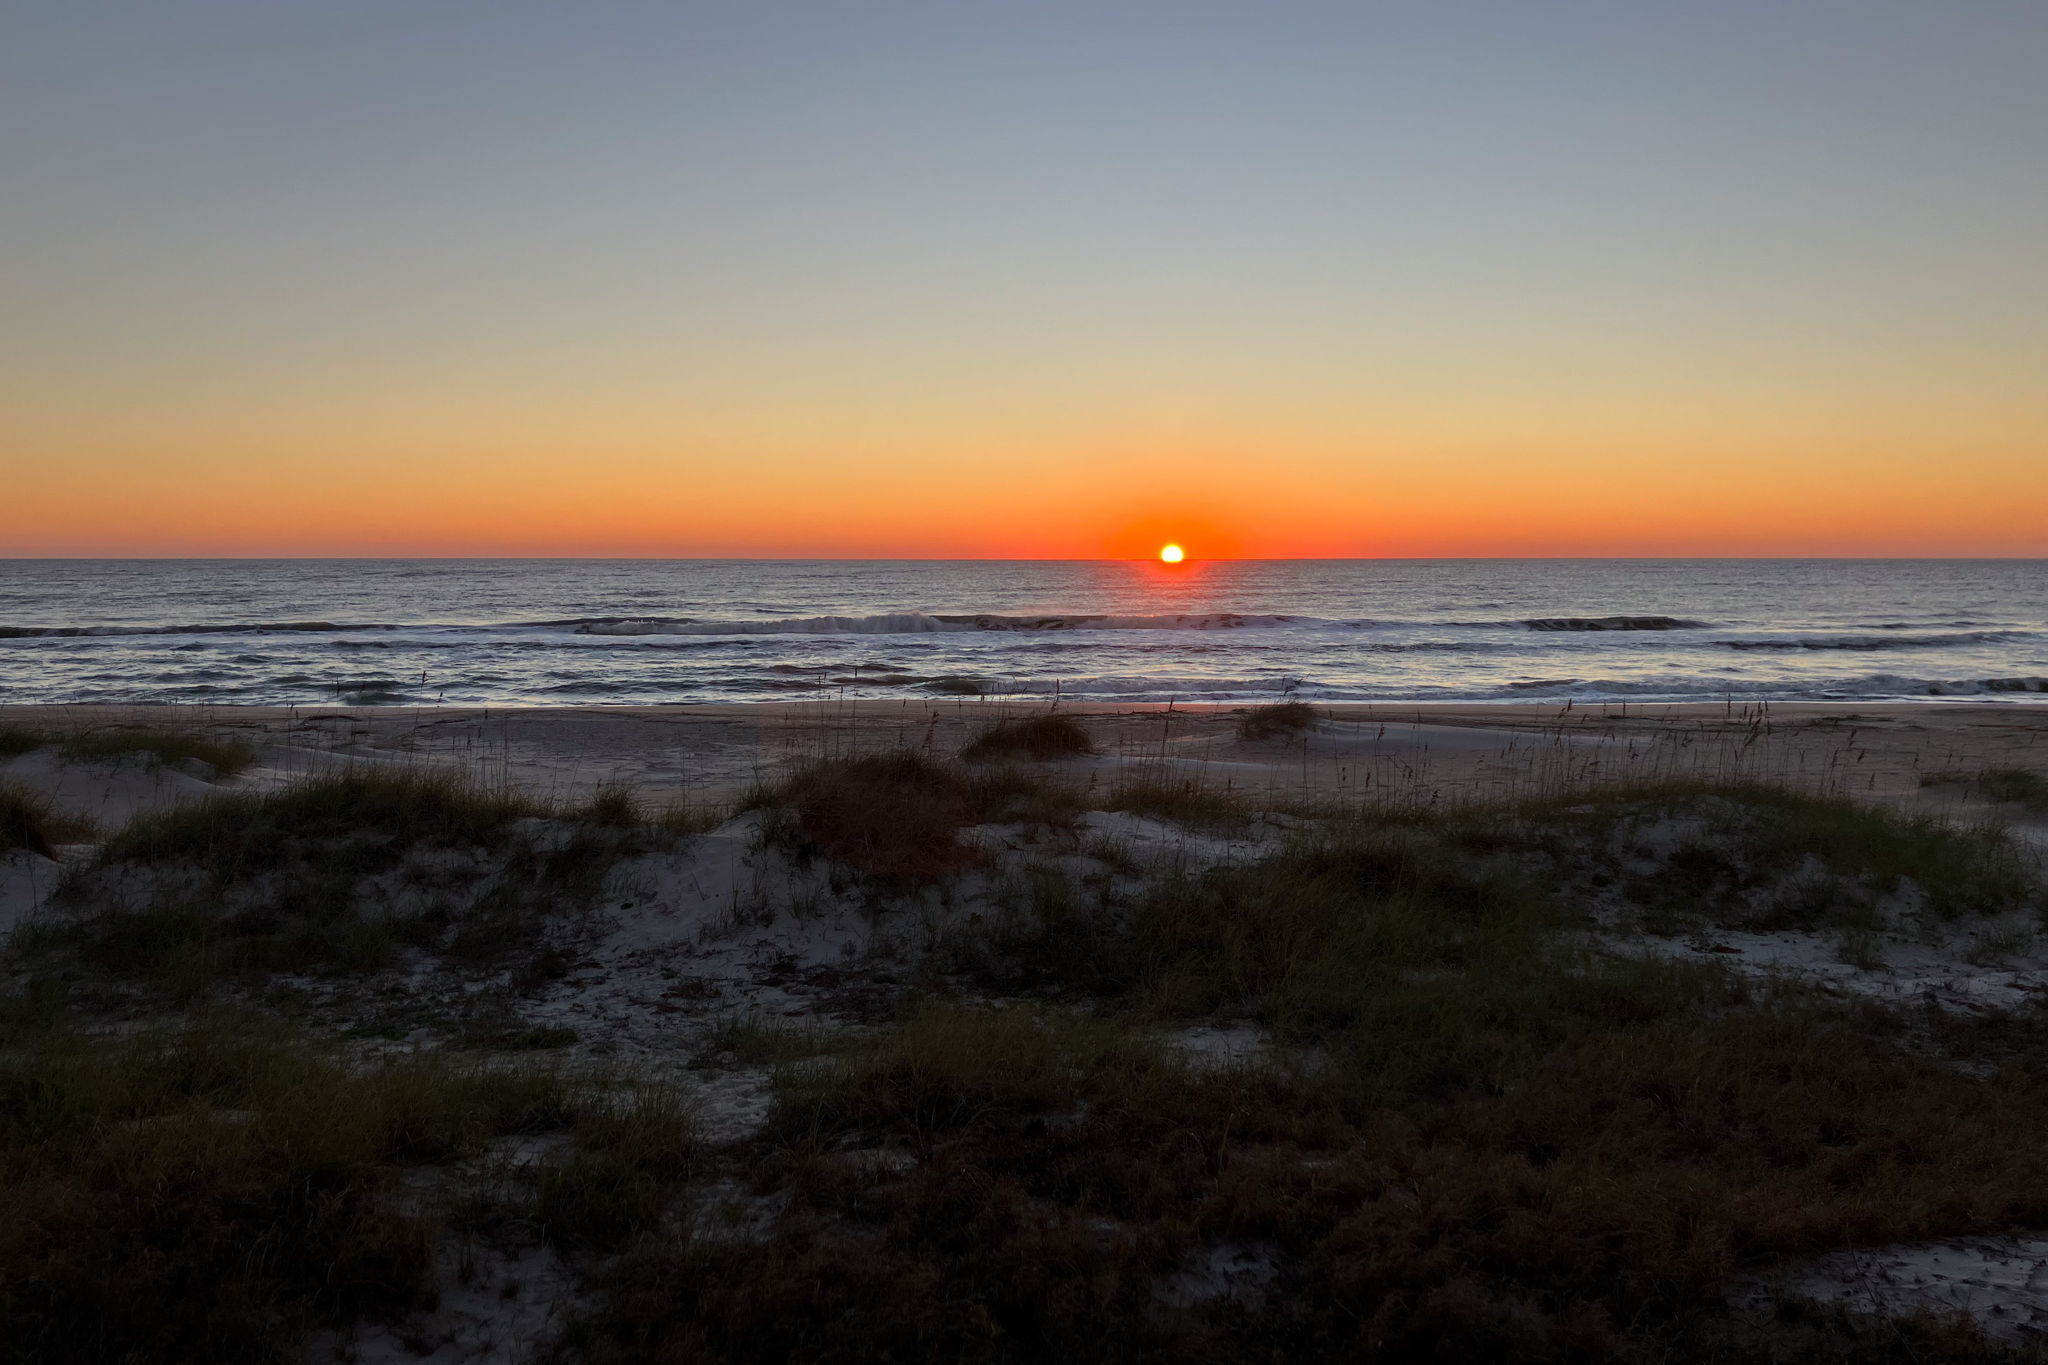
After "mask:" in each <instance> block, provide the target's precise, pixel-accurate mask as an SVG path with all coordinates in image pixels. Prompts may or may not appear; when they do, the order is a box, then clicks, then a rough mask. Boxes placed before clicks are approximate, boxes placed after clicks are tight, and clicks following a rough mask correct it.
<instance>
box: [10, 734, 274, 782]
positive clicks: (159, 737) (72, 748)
mask: <svg viewBox="0 0 2048 1365" xmlns="http://www.w3.org/2000/svg"><path fill="white" fill-rule="evenodd" d="M37 749H56V750H57V751H58V752H59V753H61V754H62V755H63V757H64V758H66V759H68V760H71V761H74V762H93V761H100V762H116V763H118V762H123V761H127V760H136V759H139V760H142V761H145V762H148V763H151V764H166V763H176V762H179V761H181V760H187V759H192V760H197V761H199V762H201V763H204V764H206V765H207V766H208V767H210V768H211V769H213V771H214V772H215V773H216V774H218V775H220V776H222V777H232V776H234V775H235V774H236V773H239V772H241V771H243V770H244V769H246V768H248V767H249V765H250V764H252V763H254V762H255V761H256V746H255V745H253V744H251V743H250V742H249V741H247V740H245V739H239V738H233V737H228V736H221V735H209V734H206V733H204V732H202V731H198V730H193V729H187V728H182V727H163V726H145V725H117V726H108V727H104V728H96V729H80V730H76V731H73V732H71V733H68V734H59V733H57V732H54V731H49V730H41V729H36V728H33V727H29V726H5V727H0V758H13V757H17V756H19V755H21V754H25V753H32V752H34V751H35V750H37Z"/></svg>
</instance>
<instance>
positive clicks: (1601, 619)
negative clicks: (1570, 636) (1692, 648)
mask: <svg viewBox="0 0 2048 1365" xmlns="http://www.w3.org/2000/svg"><path fill="white" fill-rule="evenodd" d="M1520 624H1522V625H1523V626H1526V627H1527V628H1528V629H1530V630H1574V631H1579V630H1704V629H1706V622H1704V621H1687V620H1685V619H1684V618H1682V617H1677V616H1534V617H1529V618H1527V619H1525V620H1523V621H1522V622H1521V623H1520Z"/></svg>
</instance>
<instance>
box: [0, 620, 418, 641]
mask: <svg viewBox="0 0 2048 1365" xmlns="http://www.w3.org/2000/svg"><path fill="white" fill-rule="evenodd" d="M397 629H399V627H397V626H389V625H360V626H338V625H336V624H334V622H332V621H238V622H228V623H214V622H201V623H199V624H196V625H178V626H0V640H37V639H46V638H48V639H75V638H78V637H81V636H84V637H90V636H96V635H270V634H273V633H283V632H290V631H336V630H397Z"/></svg>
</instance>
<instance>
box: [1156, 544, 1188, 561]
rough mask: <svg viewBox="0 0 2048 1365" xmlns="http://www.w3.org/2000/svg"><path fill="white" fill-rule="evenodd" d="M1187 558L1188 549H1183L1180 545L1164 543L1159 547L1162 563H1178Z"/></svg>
mask: <svg viewBox="0 0 2048 1365" xmlns="http://www.w3.org/2000/svg"><path fill="white" fill-rule="evenodd" d="M1186 558H1187V551H1185V550H1183V549H1181V548H1180V546H1178V545H1162V546H1160V547H1159V562H1160V563H1162V564H1178V563H1180V562H1181V561H1182V560H1183V559H1186Z"/></svg>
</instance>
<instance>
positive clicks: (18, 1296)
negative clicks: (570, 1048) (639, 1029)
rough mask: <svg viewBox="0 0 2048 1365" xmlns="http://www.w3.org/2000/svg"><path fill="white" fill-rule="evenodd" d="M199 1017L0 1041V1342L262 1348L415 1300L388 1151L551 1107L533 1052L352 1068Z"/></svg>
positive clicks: (252, 1357) (285, 1351)
mask: <svg viewBox="0 0 2048 1365" xmlns="http://www.w3.org/2000/svg"><path fill="white" fill-rule="evenodd" d="M268 1032H269V1030H264V1029H236V1028H230V1027H220V1028H215V1029H211V1030H196V1031H190V1032H178V1033H151V1034H146V1035H141V1036H136V1037H131V1038H128V1039H124V1040H121V1041H106V1040H94V1039H90V1038H86V1037H81V1036H76V1035H70V1034H65V1033H44V1034H39V1035H35V1036H31V1037H27V1038H19V1037H18V1038H15V1039H13V1040H11V1046H9V1047H8V1048H7V1049H6V1051H5V1052H4V1053H0V1205H4V1207H5V1208H6V1209H7V1217H6V1218H5V1219H4V1220H0V1356H4V1357H5V1358H7V1359H10V1360H20V1361H36V1362H43V1361H47V1362H60V1361H79V1362H83V1361H103V1360H122V1361H135V1362H159V1361H161V1362H179V1361H192V1360H209V1361H265V1362H268V1361H282V1360H289V1359H292V1358H293V1357H294V1355H295V1354H298V1353H300V1352H302V1351H303V1349H304V1348H303V1340H304V1337H305V1334H306V1333H307V1332H308V1331H309V1330H310V1329H312V1328H314V1327H316V1326H320V1325H323V1324H339V1323H343V1322H347V1321H350V1320H353V1319H358V1318H365V1317H368V1318H381V1317H389V1316H393V1315H396V1314H399V1313H402V1312H404V1311H407V1310H410V1309H414V1308H419V1307H425V1306H428V1305H430V1304H431V1303H432V1302H433V1299H434V1296H435V1293H436V1286H435V1283H434V1272H433V1251H434V1246H435V1242H436V1239H437V1237H438V1235H439V1234H438V1228H437V1224H436V1217H435V1214H434V1212H433V1211H431V1210H421V1209H417V1208H415V1207H412V1206H411V1205H409V1204H404V1203H400V1202H399V1201H396V1200H394V1199H393V1198H391V1197H390V1195H391V1193H392V1187H393V1184H394V1181H395V1172H396V1169H397V1167H398V1166H399V1165H401V1164H434V1163H443V1162H449V1161H453V1160H457V1159H459V1158H462V1157H465V1156H469V1155H473V1154H475V1153H477V1152H478V1151H479V1150H481V1149H482V1147H483V1145H484V1143H485V1142H486V1141H487V1140H489V1139H490V1138H492V1137H494V1136H497V1135H499V1134H505V1133H513V1132H521V1131H534V1130H539V1129H545V1128H549V1127H558V1126H562V1125H564V1124H565V1123H566V1122H567V1121H568V1119H569V1117H570V1106H569V1104H568V1102H567V1100H566V1098H565V1095H564V1092H563V1089H562V1087H561V1085H560V1084H559V1083H558V1082H557V1081H556V1080H555V1079H553V1078H552V1077H549V1076H546V1075H542V1074H538V1073H511V1072H494V1071H486V1070H480V1069H474V1068H464V1067H459V1066H454V1065H450V1064H447V1063H443V1062H438V1061H433V1060H425V1059H422V1060H414V1061H408V1062H404V1063H399V1064H394V1065H390V1066H384V1067H374V1068H363V1067H359V1066H351V1065H345V1064H342V1063H340V1062H337V1061H333V1060H330V1059H328V1058H326V1057H324V1056H322V1055H320V1054H318V1053H315V1052H311V1051H308V1050H305V1049H302V1048H296V1047H292V1046H287V1045H284V1044H280V1043H277V1042H273V1041H267V1040H266V1039H265V1037H264V1035H265V1034H266V1033H268Z"/></svg>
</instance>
